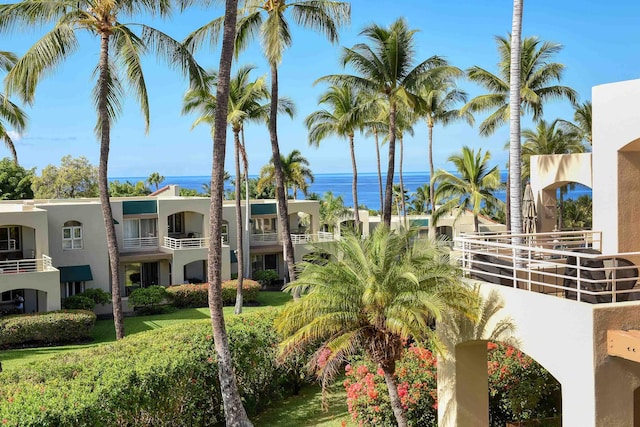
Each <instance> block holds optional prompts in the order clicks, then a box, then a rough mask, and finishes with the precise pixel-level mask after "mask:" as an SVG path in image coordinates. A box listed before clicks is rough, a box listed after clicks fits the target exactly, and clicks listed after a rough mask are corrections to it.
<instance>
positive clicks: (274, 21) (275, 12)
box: [187, 0, 351, 280]
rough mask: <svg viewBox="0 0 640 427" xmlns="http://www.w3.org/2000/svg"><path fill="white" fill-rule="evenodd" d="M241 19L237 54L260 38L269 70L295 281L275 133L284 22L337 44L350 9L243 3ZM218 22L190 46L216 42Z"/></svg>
mask: <svg viewBox="0 0 640 427" xmlns="http://www.w3.org/2000/svg"><path fill="white" fill-rule="evenodd" d="M242 12H243V15H242V18H241V19H240V21H239V22H238V26H237V35H236V54H238V53H239V52H240V51H241V50H242V49H243V48H244V47H246V46H247V45H248V43H249V42H250V40H251V39H252V38H253V37H254V36H256V35H258V34H259V35H260V38H261V41H262V46H263V50H264V54H265V56H266V59H267V62H268V63H269V66H270V69H271V106H272V107H271V114H270V117H269V136H270V141H271V153H272V162H273V168H274V177H275V181H276V187H277V191H276V194H277V200H278V214H279V220H280V229H281V233H282V243H283V252H284V258H285V261H286V263H287V271H288V276H289V278H290V279H291V280H293V279H295V261H294V258H293V243H292V240H291V232H290V231H291V230H290V227H289V218H288V214H289V210H288V207H287V197H286V190H285V178H284V175H283V171H282V165H281V163H280V161H281V155H280V146H279V143H278V133H277V114H276V112H277V108H276V107H277V105H278V93H279V88H278V84H279V82H278V67H279V65H280V63H281V62H282V54H283V53H284V51H285V50H286V49H287V48H288V47H289V46H291V43H292V34H291V29H290V26H289V22H288V21H287V12H289V13H290V14H291V18H292V19H293V20H294V22H295V23H297V24H298V25H301V26H303V27H306V28H309V29H312V30H316V31H319V32H321V33H323V34H324V35H325V36H327V38H328V39H329V41H331V42H332V43H335V42H337V41H338V29H339V28H340V27H342V26H343V25H345V24H348V23H349V20H350V14H351V6H350V4H349V3H346V2H339V1H330V0H299V1H295V2H292V3H288V2H287V1H286V0H266V1H265V0H245V1H244V7H243V10H242ZM220 25H221V22H220V19H215V20H213V21H211V22H210V23H208V24H206V25H204V26H203V27H201V28H199V29H198V30H196V31H194V32H193V33H192V34H191V35H190V36H189V37H188V38H187V43H188V44H189V45H192V46H195V47H197V46H198V45H200V44H202V42H203V41H205V40H210V39H212V38H213V39H215V37H216V35H217V34H218V33H219V30H220Z"/></svg>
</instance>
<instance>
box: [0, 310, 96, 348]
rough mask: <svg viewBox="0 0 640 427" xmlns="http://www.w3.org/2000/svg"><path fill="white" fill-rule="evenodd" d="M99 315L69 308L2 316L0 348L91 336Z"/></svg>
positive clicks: (84, 339)
mask: <svg viewBox="0 0 640 427" xmlns="http://www.w3.org/2000/svg"><path fill="white" fill-rule="evenodd" d="M95 323H96V315H95V314H94V313H93V312H91V311H85V310H68V311H51V312H48V313H34V314H25V315H17V316H7V317H3V318H1V319H0V349H5V348H15V347H22V346H24V345H25V344H28V345H53V344H62V343H71V342H81V341H86V340H88V339H89V338H91V331H92V330H93V325H94V324H95Z"/></svg>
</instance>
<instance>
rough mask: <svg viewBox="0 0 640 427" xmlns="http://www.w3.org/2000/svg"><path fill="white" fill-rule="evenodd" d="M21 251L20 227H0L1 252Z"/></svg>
mask: <svg viewBox="0 0 640 427" xmlns="http://www.w3.org/2000/svg"><path fill="white" fill-rule="evenodd" d="M19 250H20V227H18V226H15V225H12V226H8V227H0V251H5V252H12V251H19Z"/></svg>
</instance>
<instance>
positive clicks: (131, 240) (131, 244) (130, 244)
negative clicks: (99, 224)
mask: <svg viewBox="0 0 640 427" xmlns="http://www.w3.org/2000/svg"><path fill="white" fill-rule="evenodd" d="M122 247H123V249H134V250H149V249H156V248H157V247H158V238H157V237H125V238H124V239H122Z"/></svg>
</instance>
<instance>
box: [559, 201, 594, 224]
mask: <svg viewBox="0 0 640 427" xmlns="http://www.w3.org/2000/svg"><path fill="white" fill-rule="evenodd" d="M562 214H563V218H562V221H563V223H564V226H565V227H567V228H572V229H591V226H592V224H593V204H592V200H591V197H589V196H587V195H582V196H580V197H578V198H577V199H575V200H571V199H570V200H566V201H565V205H564V209H563V210H562Z"/></svg>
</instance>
